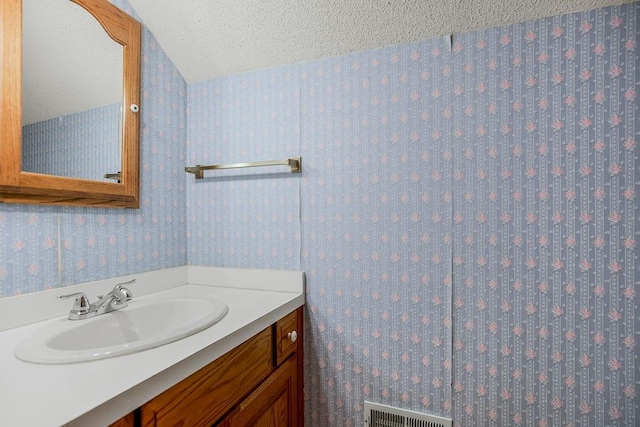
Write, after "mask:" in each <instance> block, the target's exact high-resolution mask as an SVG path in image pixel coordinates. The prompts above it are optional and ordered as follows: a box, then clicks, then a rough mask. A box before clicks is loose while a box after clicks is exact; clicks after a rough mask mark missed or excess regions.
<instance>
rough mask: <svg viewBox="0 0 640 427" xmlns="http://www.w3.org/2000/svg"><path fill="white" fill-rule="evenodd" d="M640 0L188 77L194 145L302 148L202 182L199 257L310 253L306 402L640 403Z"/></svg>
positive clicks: (620, 420) (552, 413)
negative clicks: (224, 74)
mask: <svg viewBox="0 0 640 427" xmlns="http://www.w3.org/2000/svg"><path fill="white" fill-rule="evenodd" d="M638 9H639V6H638V4H637V3H636V4H630V5H624V6H619V7H610V8H606V9H599V10H596V11H591V12H585V13H578V14H572V15H567V16H562V17H556V18H549V19H542V20H538V21H532V22H527V23H523V24H517V25H511V26H506V27H501V28H494V29H489V30H485V31H478V32H474V33H470V34H464V35H460V36H454V37H453V41H452V43H450V42H449V39H448V38H446V39H441V40H431V41H426V42H420V43H415V44H406V45H401V46H396V47H390V48H386V49H382V50H376V51H370V52H363V53H356V54H352V55H347V56H343V57H339V58H330V59H325V60H320V61H317V62H313V63H306V64H298V65H295V66H287V67H280V68H275V69H270V70H262V71H257V72H253V73H248V74H244V75H242V76H234V77H229V78H222V79H216V80H214V81H210V82H201V83H197V84H194V85H190V86H189V101H188V109H189V113H188V148H187V152H188V158H189V163H193V164H195V163H205V164H206V163H209V162H211V163H214V162H221V163H222V162H224V163H226V162H236V161H247V160H259V159H260V160H261V159H263V158H268V157H272V156H273V155H276V154H277V156H280V157H283V156H292V155H298V154H300V155H301V156H302V157H303V168H304V172H303V174H302V176H296V175H290V174H288V173H286V172H272V171H267V170H260V171H255V172H251V173H247V172H242V173H241V174H238V173H237V172H236V173H235V174H234V176H229V175H224V174H220V173H213V172H211V173H208V175H207V176H209V178H207V179H206V180H203V181H199V182H195V181H194V180H193V178H192V177H191V176H190V177H189V178H188V180H189V183H188V184H187V186H188V189H189V192H188V195H187V204H188V214H189V220H188V241H189V245H188V246H189V248H193V249H191V250H192V252H190V254H189V263H190V264H203V263H204V264H207V265H217V266H234V267H265V268H298V266H299V268H301V269H302V270H304V271H305V272H306V273H307V298H308V311H307V313H308V315H307V319H306V322H307V329H306V338H305V345H306V352H305V354H306V361H305V363H306V366H305V384H306V385H305V389H306V395H305V400H306V406H305V408H306V410H305V412H306V419H307V423H308V424H309V425H313V426H328V425H337V426H356V425H361V424H362V418H361V417H362V402H363V400H373V401H378V402H382V403H386V404H392V405H399V406H402V407H405V408H409V409H413V410H418V411H424V412H431V413H436V414H440V415H445V416H452V417H453V418H454V420H455V425H456V426H478V425H487V426H512V425H522V426H540V427H544V426H553V425H567V426H575V425H582V426H603V425H617V426H632V425H635V424H636V423H637V421H636V418H637V411H638V406H639V404H640V402H639V398H638V392H637V390H638V381H639V379H638V377H637V371H638V369H637V362H636V359H637V357H638V350H637V345H636V342H635V340H636V336H637V334H638V331H640V324H639V323H638V320H636V319H637V318H638V317H640V316H639V314H640V313H639V312H638V308H637V307H638V297H637V295H636V291H635V289H636V287H637V285H638V282H640V271H639V269H638V268H637V265H638V260H637V257H638V251H637V242H638V233H639V232H640V230H638V226H637V224H638V219H637V218H638V213H637V201H636V194H637V193H638V191H639V190H640V188H639V185H640V177H639V176H638V172H636V171H637V170H639V169H640V159H639V158H638V154H639V153H638V148H637V143H636V141H637V132H638V129H637V125H636V123H637V122H638V119H637V98H636V92H637V91H638V85H639V84H640V74H639V70H640V66H639V64H638V56H637V51H636V49H637V47H636V39H637V34H638V28H637V20H638ZM274 100H275V101H274ZM297 105H299V107H297ZM283 114H284V115H285V117H283ZM278 129H281V134H282V136H284V137H279V138H274V135H275V134H276V133H277V130H278ZM298 129H299V135H298V134H297V133H296V132H297V130H298ZM259 177H260V178H259ZM277 201H281V206H280V207H278V208H274V206H273V204H274V203H277ZM298 207H299V209H300V214H299V215H298V216H296V215H297V209H298ZM283 218H291V221H287V220H284V221H283ZM296 218H299V219H300V222H301V232H300V240H299V241H298V240H297V239H293V240H289V239H288V236H290V235H291V233H292V230H293V231H295V230H296V226H295V224H294V223H295V220H296ZM217 224H218V225H217ZM277 236H282V238H281V239H278V238H277ZM298 244H300V247H299V248H298V247H297V245H298ZM290 253H291V254H292V256H291V255H289V254H290ZM296 255H299V257H300V260H299V261H297V260H296V258H295V257H296ZM298 262H299V264H298Z"/></svg>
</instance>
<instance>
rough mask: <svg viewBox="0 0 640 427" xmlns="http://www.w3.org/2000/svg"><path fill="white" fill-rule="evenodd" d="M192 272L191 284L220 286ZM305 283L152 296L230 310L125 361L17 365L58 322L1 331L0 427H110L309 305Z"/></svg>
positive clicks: (192, 288) (193, 288) (198, 288)
mask: <svg viewBox="0 0 640 427" xmlns="http://www.w3.org/2000/svg"><path fill="white" fill-rule="evenodd" d="M196 268H197V269H200V270H199V271H198V272H196V273H202V271H209V270H203V268H202V267H196ZM254 272H255V270H254ZM193 273H194V272H191V273H190V274H189V278H192V277H193V278H198V279H197V280H198V281H200V282H203V281H207V282H215V280H209V279H207V280H204V279H201V278H200V277H199V276H198V274H193ZM259 274H262V272H260V273H259ZM300 277H301V279H300V291H299V292H296V291H295V286H294V287H293V289H292V288H286V287H285V289H286V292H283V291H276V290H274V287H273V286H271V287H267V289H269V290H256V289H242V288H238V287H235V288H234V287H220V286H212V285H210V284H208V285H191V284H189V285H182V286H177V287H173V288H170V289H167V290H163V291H160V292H156V293H153V294H150V295H152V296H153V297H175V296H178V295H185V292H186V296H190V297H204V296H207V297H212V298H217V299H219V300H221V301H224V302H225V303H226V304H227V305H228V307H229V311H228V313H227V315H226V316H225V317H224V318H223V319H222V320H221V321H220V322H218V323H216V324H215V325H213V326H211V327H210V328H208V329H205V330H204V331H202V332H199V333H197V334H195V335H192V336H189V337H186V338H184V339H181V340H179V341H176V342H173V343H170V344H166V345H163V346H160V347H157V348H153V349H150V350H145V351H141V352H138V353H133V354H130V355H125V356H118V357H112V358H108V359H103V360H97V361H92V362H83V363H74V364H65V365H38V364H32V363H27V362H23V361H20V360H18V359H17V358H16V357H15V356H14V354H13V352H14V349H15V347H16V346H17V344H18V343H19V342H20V341H22V340H23V339H24V338H25V337H26V336H28V335H29V334H30V333H31V332H33V331H35V330H37V329H38V328H40V327H42V326H44V325H45V324H47V323H48V322H51V321H52V320H45V321H41V322H38V323H34V324H30V325H26V326H21V327H18V328H14V329H9V330H7V331H4V332H0V426H16V427H17V426H38V427H40V426H59V425H65V424H69V425H77V426H86V425H108V424H109V423H111V422H113V421H115V420H117V419H118V418H120V417H122V416H124V415H126V414H128V413H129V412H131V411H132V410H134V409H136V408H138V407H140V406H141V405H142V404H144V403H145V402H147V401H149V400H150V399H152V398H153V397H155V396H157V395H158V394H160V393H162V392H163V391H165V390H166V389H168V388H170V387H171V386H173V385H174V384H176V383H178V382H179V381H181V380H183V379H184V378H186V377H188V376H189V375H191V374H192V373H194V372H196V371H198V370H199V369H201V368H203V367H204V366H206V365H207V364H209V363H211V362H212V361H214V360H216V359H217V358H218V357H220V356H222V355H223V354H225V353H227V352H228V351H229V350H231V349H233V348H234V347H236V346H237V345H239V344H241V343H242V342H244V341H246V340H247V339H249V338H251V337H252V336H253V335H255V334H256V333H258V332H260V331H262V330H263V329H264V328H266V327H268V326H269V325H270V324H272V323H274V322H275V321H276V320H278V319H280V318H281V317H283V316H285V315H286V314H288V313H290V312H291V311H293V310H295V309H296V308H298V307H300V306H302V305H303V304H304V293H303V292H302V280H303V279H302V274H301V273H300ZM222 282H223V284H225V285H229V283H227V282H226V281H224V280H222ZM245 285H247V284H245ZM249 287H254V288H256V287H260V286H259V285H249ZM139 298H140V299H143V298H145V296H141V297H139ZM106 315H108V314H106Z"/></svg>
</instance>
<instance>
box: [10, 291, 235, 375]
mask: <svg viewBox="0 0 640 427" xmlns="http://www.w3.org/2000/svg"><path fill="white" fill-rule="evenodd" d="M225 314H227V305H226V304H225V303H223V302H222V301H219V300H216V299H212V298H149V299H141V300H133V301H130V302H129V306H128V307H126V308H123V309H120V310H117V311H113V312H111V313H107V314H102V315H100V316H96V317H93V318H91V319H86V320H69V319H66V318H65V319H58V320H55V321H53V322H51V323H49V324H47V325H46V326H44V327H42V328H41V329H38V330H37V331H35V332H34V333H32V334H31V335H30V336H28V337H27V338H25V340H24V341H22V342H21V343H20V344H19V345H18V346H17V347H16V350H15V355H16V357H18V358H19V359H22V360H24V361H26V362H33V363H45V364H60V363H76V362H85V361H90V360H98V359H104V358H107V357H113V356H120V355H123V354H129V353H135V352H137V351H142V350H147V349H149V348H153V347H158V346H161V345H163V344H167V343H170V342H173V341H177V340H179V339H182V338H184V337H187V336H189V335H192V334H195V333H197V332H200V331H202V330H203V329H206V328H208V327H209V326H211V325H213V324H214V323H216V322H218V321H219V320H220V319H222V318H223V317H224V315H225Z"/></svg>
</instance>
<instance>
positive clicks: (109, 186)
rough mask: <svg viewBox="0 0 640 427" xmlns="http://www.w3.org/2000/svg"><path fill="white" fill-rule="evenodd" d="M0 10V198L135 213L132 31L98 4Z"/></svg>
mask: <svg viewBox="0 0 640 427" xmlns="http://www.w3.org/2000/svg"><path fill="white" fill-rule="evenodd" d="M23 3H24V5H23ZM74 3H75V4H74ZM23 8H24V34H23ZM42 8H47V11H46V12H44V11H43V10H40V9H42ZM0 10H1V11H2V12H1V13H2V15H1V17H0V19H1V20H2V32H3V34H2V35H3V39H2V58H1V62H0V66H1V68H2V75H1V82H0V84H1V86H2V100H1V101H0V123H1V126H2V128H0V135H2V138H1V140H0V201H2V202H8V203H40V204H61V205H80V206H105V207H138V206H139V202H138V199H139V165H138V163H139V147H138V141H139V120H140V119H139V105H140V48H141V47H140V35H141V25H140V24H139V23H138V22H137V21H136V20H134V19H133V18H131V17H130V16H129V15H127V14H126V13H124V12H122V11H121V10H120V9H118V8H116V7H115V6H113V5H112V4H111V3H110V2H109V1H108V0H71V2H69V0H22V1H21V0H3V3H2V6H1V8H0ZM43 12H44V13H43ZM39 16H41V17H46V18H49V19H50V20H52V21H53V24H54V25H53V27H52V26H51V24H50V23H47V24H45V23H44V22H42V21H39V19H41V18H39ZM52 18H53V19H52ZM63 19H64V21H62V20H63ZM63 22H64V23H63ZM45 27H46V28H47V29H45ZM72 31H77V32H78V33H76V35H72ZM54 32H55V34H56V35H55V36H53V35H52V34H53V33H54ZM64 37H67V39H68V40H73V43H74V45H73V47H71V48H70V49H65V48H66V47H68V45H70V44H71V42H70V41H63V40H64ZM36 40H39V43H40V47H39V48H38V47H36V45H37V43H36ZM96 40H99V41H98V42H96ZM78 42H79V43H80V44H78ZM23 43H24V53H23V55H24V56H22V55H21V53H22V52H23ZM95 43H98V44H95ZM98 45H100V47H98ZM32 49H33V50H32ZM38 49H40V50H38ZM51 54H53V55H51ZM47 55H51V56H47ZM63 55H68V56H67V57H66V58H63ZM82 61H86V62H85V63H83V62H82ZM101 61H103V62H101ZM105 61H106V62H105ZM43 63H44V64H45V65H43ZM57 63H62V64H63V65H66V68H65V67H64V66H62V68H61V67H60V66H59V65H54V64H57ZM22 64H24V71H23V67H22ZM92 64H97V65H98V69H97V70H95V71H91V68H90V65H92ZM47 80H48V83H46V84H45V82H46V81H47ZM23 81H24V85H23V84H22V83H23ZM65 84H66V85H67V86H65ZM23 87H24V88H23ZM23 107H24V108H23ZM23 125H24V126H23ZM45 130H47V131H49V130H52V131H53V132H51V133H48V132H45ZM23 135H24V138H23ZM45 141H46V143H45ZM49 144H51V145H49ZM96 160H99V162H97V161H96ZM106 174H108V175H110V176H111V179H105V177H104V176H105V175H106ZM114 178H115V179H114Z"/></svg>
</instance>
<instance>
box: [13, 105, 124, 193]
mask: <svg viewBox="0 0 640 427" xmlns="http://www.w3.org/2000/svg"><path fill="white" fill-rule="evenodd" d="M121 111H122V110H121V103H120V102H118V103H115V104H110V105H105V106H102V107H96V108H92V109H90V110H87V111H82V112H79V113H74V114H69V115H66V116H63V117H56V118H53V119H50V120H45V121H42V122H38V123H32V124H30V125H26V126H23V127H22V170H24V171H28V172H37V173H44V174H48V175H60V176H70V177H73V178H82V179H91V180H94V181H105V182H113V181H112V180H109V179H107V178H104V174H105V173H116V172H119V171H120V165H121V159H120V149H121V146H122V143H121V139H122V136H121V134H122V132H121V131H120V129H121V127H120V121H121Z"/></svg>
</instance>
